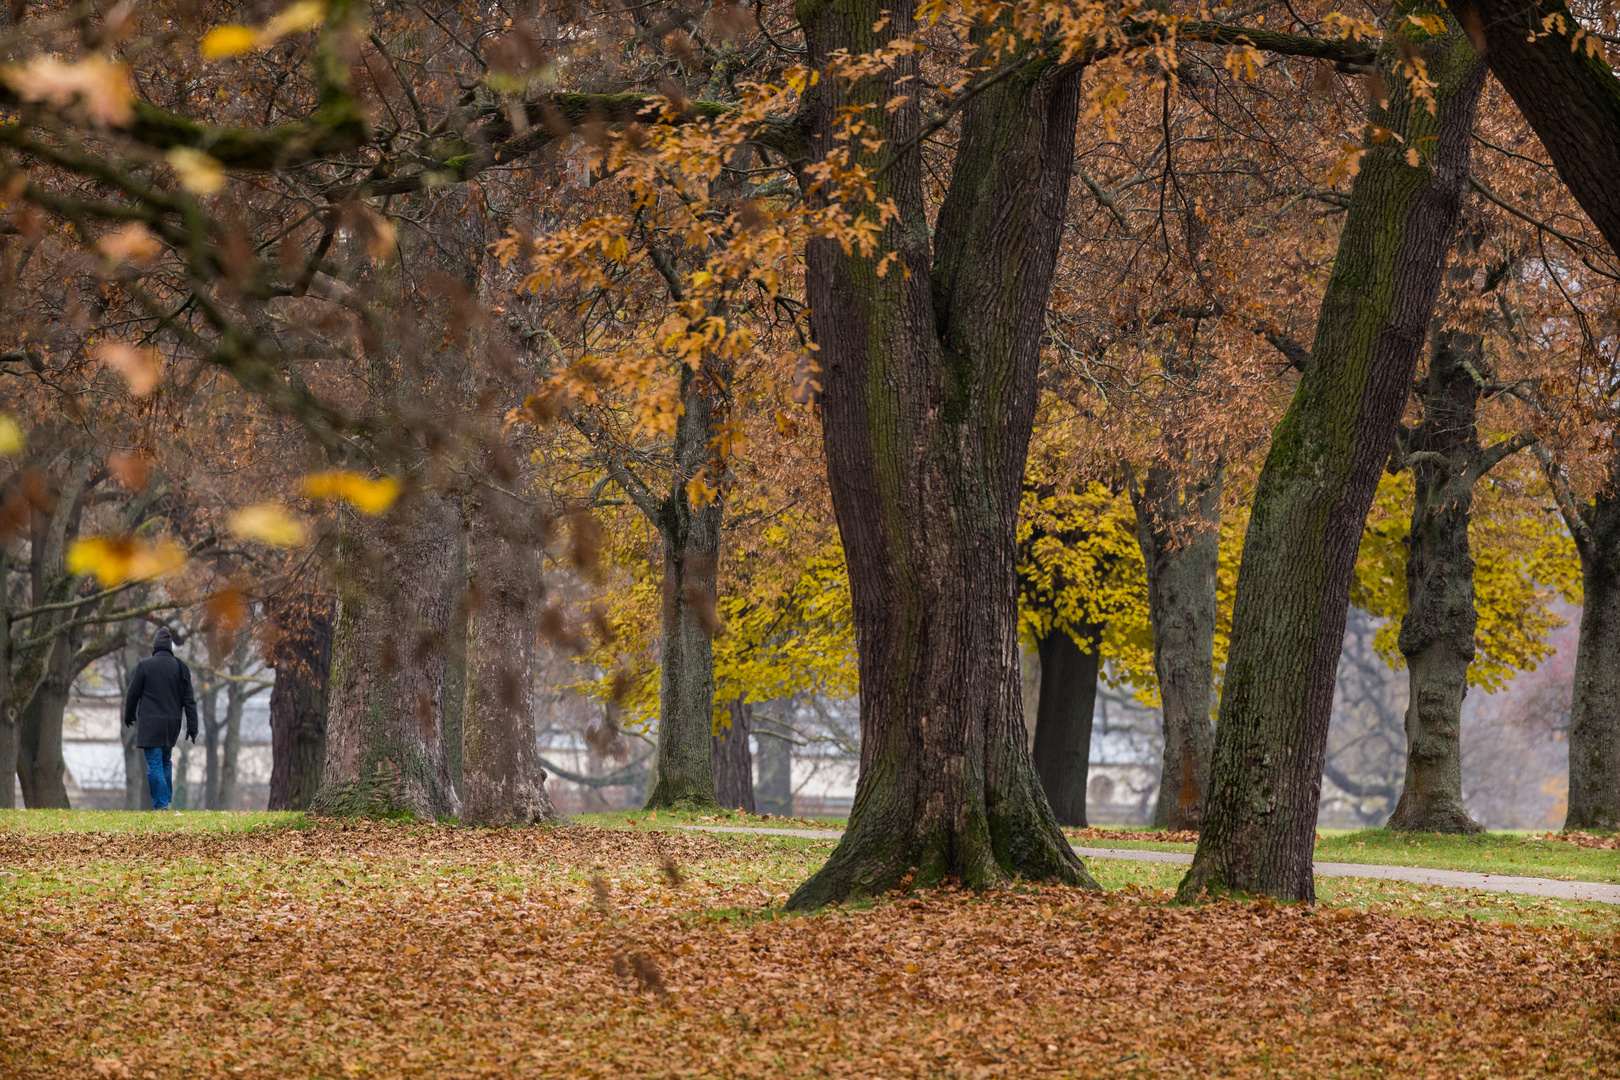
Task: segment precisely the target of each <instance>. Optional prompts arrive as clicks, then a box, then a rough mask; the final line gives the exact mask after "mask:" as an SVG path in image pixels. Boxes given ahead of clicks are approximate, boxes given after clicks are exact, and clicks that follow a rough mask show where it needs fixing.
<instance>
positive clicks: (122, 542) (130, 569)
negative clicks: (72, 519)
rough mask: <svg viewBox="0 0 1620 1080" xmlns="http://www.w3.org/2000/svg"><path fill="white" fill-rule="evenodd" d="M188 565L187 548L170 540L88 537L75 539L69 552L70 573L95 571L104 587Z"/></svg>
mask: <svg viewBox="0 0 1620 1080" xmlns="http://www.w3.org/2000/svg"><path fill="white" fill-rule="evenodd" d="M185 565H186V552H185V549H184V548H182V547H181V546H180V545H179V544H177V543H175V542H174V541H173V540H169V539H162V540H158V541H155V542H147V541H144V540H136V539H134V538H131V537H112V536H87V537H84V538H82V539H79V540H75V541H74V542H73V544H72V545H71V546H70V547H69V548H68V553H67V568H68V572H69V573H73V574H94V575H95V577H96V580H97V581H99V582H100V583H101V585H102V587H103V588H112V587H113V586H115V585H122V584H124V583H125V582H131V581H149V580H151V579H152V578H158V577H164V576H166V575H168V574H174V573H178V572H179V571H180V570H183V569H184V568H185Z"/></svg>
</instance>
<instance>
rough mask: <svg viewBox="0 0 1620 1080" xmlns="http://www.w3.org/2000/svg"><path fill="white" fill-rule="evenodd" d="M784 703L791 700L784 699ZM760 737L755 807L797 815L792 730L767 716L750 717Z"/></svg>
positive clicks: (756, 735)
mask: <svg viewBox="0 0 1620 1080" xmlns="http://www.w3.org/2000/svg"><path fill="white" fill-rule="evenodd" d="M781 704H784V705H785V704H787V703H786V702H783V703H781ZM749 724H750V726H752V728H753V731H754V735H755V737H756V738H757V739H758V740H759V783H758V784H756V785H755V786H754V808H755V811H756V812H757V813H761V814H779V815H781V816H783V817H792V816H793V743H791V742H790V741H789V739H791V738H792V732H791V731H790V730H789V729H788V728H787V727H786V726H785V725H783V724H779V723H777V722H776V721H775V720H772V719H769V718H768V717H764V716H753V717H751V718H750V720H749Z"/></svg>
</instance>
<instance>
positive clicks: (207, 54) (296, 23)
mask: <svg viewBox="0 0 1620 1080" xmlns="http://www.w3.org/2000/svg"><path fill="white" fill-rule="evenodd" d="M325 21H326V4H325V3H323V2H322V0H298V3H295V4H290V5H288V7H286V8H285V9H284V10H283V11H282V12H281V14H279V15H277V16H276V17H275V18H273V19H271V20H270V21H269V22H267V23H265V24H264V25H263V26H262V27H260V28H259V29H257V30H255V29H253V27H251V26H242V25H241V24H239V23H226V24H225V25H223V26H216V27H214V28H213V29H212V30H210V31H208V33H206V34H204V35H203V39H202V41H201V42H200V43H199V44H198V46H197V51H198V52H199V53H201V54H202V56H203V58H204V59H207V60H226V59H229V58H230V57H233V56H241V55H242V54H243V53H249V52H255V51H258V50H262V49H268V48H269V47H270V46H272V45H274V44H275V43H276V42H277V41H280V40H281V39H282V38H284V37H286V36H287V35H288V34H296V33H299V32H301V31H304V30H313V29H315V27H317V26H319V25H321V23H323V22H325Z"/></svg>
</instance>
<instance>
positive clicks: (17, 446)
mask: <svg viewBox="0 0 1620 1080" xmlns="http://www.w3.org/2000/svg"><path fill="white" fill-rule="evenodd" d="M27 443H28V439H27V437H26V436H25V435H24V434H23V429H22V425H21V424H19V423H17V418H16V417H15V416H12V415H11V414H10V413H0V457H14V456H15V455H17V454H20V453H22V451H23V447H24V446H26V445H27Z"/></svg>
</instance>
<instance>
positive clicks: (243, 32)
mask: <svg viewBox="0 0 1620 1080" xmlns="http://www.w3.org/2000/svg"><path fill="white" fill-rule="evenodd" d="M258 43H259V35H258V32H257V31H255V30H254V29H253V28H252V27H249V26H238V25H236V24H234V23H231V24H227V25H225V26H216V27H214V28H213V29H212V30H210V31H208V33H206V34H204V35H203V39H202V42H201V43H200V44H199V45H198V46H197V51H198V52H199V53H201V54H202V55H203V57H204V58H205V59H208V60H223V59H225V58H226V57H229V56H240V55H241V54H242V53H245V52H252V51H253V50H254V49H255V48H257V47H258Z"/></svg>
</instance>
